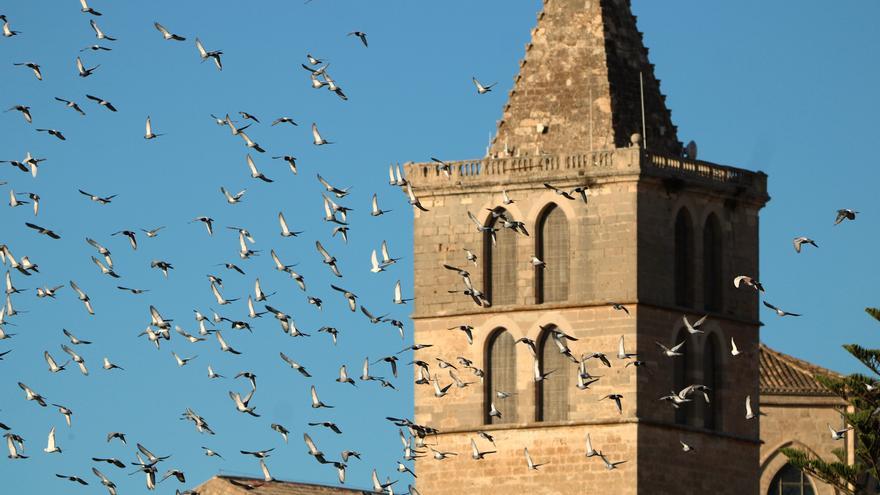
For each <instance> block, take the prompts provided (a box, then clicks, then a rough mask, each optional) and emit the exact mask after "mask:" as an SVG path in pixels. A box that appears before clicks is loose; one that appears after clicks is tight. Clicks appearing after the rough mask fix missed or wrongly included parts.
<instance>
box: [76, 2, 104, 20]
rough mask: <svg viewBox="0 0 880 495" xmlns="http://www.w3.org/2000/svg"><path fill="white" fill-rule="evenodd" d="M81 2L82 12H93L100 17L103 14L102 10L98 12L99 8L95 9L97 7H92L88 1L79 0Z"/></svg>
mask: <svg viewBox="0 0 880 495" xmlns="http://www.w3.org/2000/svg"><path fill="white" fill-rule="evenodd" d="M79 4H80V5H82V8H81V9H80V12H82V13H84V14H92V15H94V16H98V17H100V16H101V13H100V12H98V11H97V10H95V9H93V8H91V7H89V4H88V2H87V1H86V0H79Z"/></svg>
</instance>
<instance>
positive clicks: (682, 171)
mask: <svg viewBox="0 0 880 495" xmlns="http://www.w3.org/2000/svg"><path fill="white" fill-rule="evenodd" d="M642 167H643V168H646V169H654V170H656V171H666V172H668V173H669V175H671V176H680V177H682V178H687V177H698V178H701V179H705V180H709V181H713V182H724V183H729V184H737V185H741V186H745V187H752V186H758V187H765V186H766V175H764V174H763V173H761V172H752V171H749V170H743V169H741V168H736V167H728V166H726V165H717V164H714V163H709V162H702V161H696V160H687V159H684V158H673V157H668V156H664V155H656V154H653V153H646V156H645V160H644V161H643V164H642Z"/></svg>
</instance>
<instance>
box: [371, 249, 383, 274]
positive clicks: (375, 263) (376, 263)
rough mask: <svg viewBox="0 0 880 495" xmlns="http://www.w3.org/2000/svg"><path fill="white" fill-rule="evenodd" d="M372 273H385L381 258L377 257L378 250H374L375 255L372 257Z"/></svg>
mask: <svg viewBox="0 0 880 495" xmlns="http://www.w3.org/2000/svg"><path fill="white" fill-rule="evenodd" d="M370 265H371V268H370V272H372V273H379V272H383V271H385V267H384V265H380V264H379V257H378V256H377V255H376V250H375V249H374V250H373V253H372V254H371V255H370Z"/></svg>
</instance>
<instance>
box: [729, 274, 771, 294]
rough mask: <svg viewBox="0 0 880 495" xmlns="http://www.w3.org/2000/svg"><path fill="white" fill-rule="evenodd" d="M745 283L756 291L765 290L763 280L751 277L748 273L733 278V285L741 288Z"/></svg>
mask: <svg viewBox="0 0 880 495" xmlns="http://www.w3.org/2000/svg"><path fill="white" fill-rule="evenodd" d="M742 284H745V285H747V286H749V287H751V288H753V289H755V290H756V291H760V292H764V286H763V285H761V282H758V281H757V280H755V279H753V278H752V277H749V276H747V275H739V276H737V277H736V278H734V279H733V286H734V287H736V288H737V289H739V286H740V285H742Z"/></svg>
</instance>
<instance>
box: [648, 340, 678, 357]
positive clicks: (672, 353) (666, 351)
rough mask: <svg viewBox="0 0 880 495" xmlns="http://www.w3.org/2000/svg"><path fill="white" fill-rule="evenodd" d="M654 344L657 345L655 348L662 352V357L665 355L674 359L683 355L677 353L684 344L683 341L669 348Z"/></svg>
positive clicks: (658, 343)
mask: <svg viewBox="0 0 880 495" xmlns="http://www.w3.org/2000/svg"><path fill="white" fill-rule="evenodd" d="M654 343H655V344H657V346H658V347H659V348H660V349H661V350H662V351H663V355H665V356H666V357H676V356H683V355H684V353H682V352H678V350H679V349H681V347H682V346H683V345H684V344H685V341H682V342H680V343H678V344H676V345H674V346H672V347H671V348H670V347H666V346H665V345H663V344H661V343H660V342H656V341H655V342H654Z"/></svg>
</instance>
